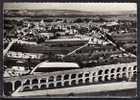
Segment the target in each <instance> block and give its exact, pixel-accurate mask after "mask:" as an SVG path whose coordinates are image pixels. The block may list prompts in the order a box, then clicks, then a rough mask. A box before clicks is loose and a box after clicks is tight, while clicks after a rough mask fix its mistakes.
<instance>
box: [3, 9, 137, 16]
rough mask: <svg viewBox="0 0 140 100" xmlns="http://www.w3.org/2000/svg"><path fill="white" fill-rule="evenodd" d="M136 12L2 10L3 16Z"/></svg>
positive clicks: (129, 12) (131, 12) (124, 12)
mask: <svg viewBox="0 0 140 100" xmlns="http://www.w3.org/2000/svg"><path fill="white" fill-rule="evenodd" d="M127 14H137V12H136V11H113V12H107V11H106V12H95V11H94V12H89V11H78V10H56V9H50V10H4V15H5V16H94V15H127Z"/></svg>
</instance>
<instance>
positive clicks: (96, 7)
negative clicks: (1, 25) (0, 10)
mask: <svg viewBox="0 0 140 100" xmlns="http://www.w3.org/2000/svg"><path fill="white" fill-rule="evenodd" d="M4 9H11V10H20V9H30V10H31V9H34V10H36V9H57V10H80V11H97V12H98V11H131V10H137V4H136V3H27V2H24V3H4Z"/></svg>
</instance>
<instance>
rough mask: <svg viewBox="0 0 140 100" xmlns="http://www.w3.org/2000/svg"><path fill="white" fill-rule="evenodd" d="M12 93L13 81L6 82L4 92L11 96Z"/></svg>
mask: <svg viewBox="0 0 140 100" xmlns="http://www.w3.org/2000/svg"><path fill="white" fill-rule="evenodd" d="M11 93H12V83H11V82H7V83H4V94H5V95H6V96H10V95H11Z"/></svg>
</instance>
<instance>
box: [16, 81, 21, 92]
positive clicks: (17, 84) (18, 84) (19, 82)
mask: <svg viewBox="0 0 140 100" xmlns="http://www.w3.org/2000/svg"><path fill="white" fill-rule="evenodd" d="M19 86H21V81H16V82H15V90H16V89H17V88H18V87H19Z"/></svg>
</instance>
